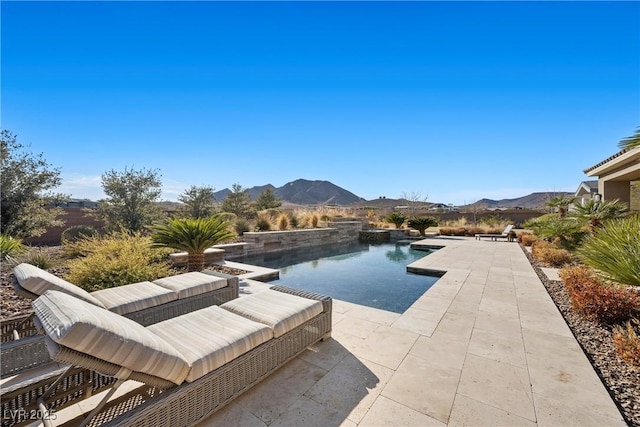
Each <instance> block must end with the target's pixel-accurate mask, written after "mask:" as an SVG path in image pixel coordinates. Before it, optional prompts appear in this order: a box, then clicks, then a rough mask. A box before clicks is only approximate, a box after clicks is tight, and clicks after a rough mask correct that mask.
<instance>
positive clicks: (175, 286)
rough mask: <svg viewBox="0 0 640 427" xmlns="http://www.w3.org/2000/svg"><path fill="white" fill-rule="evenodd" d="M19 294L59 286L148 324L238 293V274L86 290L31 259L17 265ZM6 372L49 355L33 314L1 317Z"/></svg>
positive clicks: (32, 294) (208, 274)
mask: <svg viewBox="0 0 640 427" xmlns="http://www.w3.org/2000/svg"><path fill="white" fill-rule="evenodd" d="M13 273H14V281H13V285H14V289H15V291H16V293H17V294H19V295H21V296H24V297H26V298H29V299H32V300H35V299H36V298H38V297H39V296H40V295H42V294H43V293H44V292H45V291H47V290H57V291H60V292H64V293H66V294H69V295H71V296H73V297H75V298H77V299H80V300H83V301H85V302H88V303H91V304H93V305H95V306H97V307H100V308H103V309H107V310H109V311H112V312H114V313H116V314H119V315H122V316H125V317H127V318H129V319H132V320H133V321H135V322H137V323H140V324H141V325H144V326H147V325H151V324H154V323H158V322H161V321H163V320H167V319H171V318H173V317H176V316H180V315H182V314H185V313H189V312H192V311H195V310H199V309H201V308H204V307H209V306H212V305H220V304H222V303H224V302H227V301H230V300H232V299H234V298H237V297H238V287H239V284H238V278H237V277H236V276H231V275H227V274H224V273H218V272H216V271H211V270H205V271H204V272H190V273H184V274H178V275H175V276H169V277H164V278H161V279H158V280H154V281H153V282H140V283H133V284H129V285H124V286H118V287H114V288H108V289H103V290H99V291H95V292H91V293H89V292H87V291H85V290H83V289H82V288H80V287H78V286H76V285H74V284H72V283H70V282H67V281H66V280H63V279H62V278H60V277H57V276H55V275H54V274H51V273H49V272H47V271H44V270H42V269H40V268H38V267H36V266H33V265H31V264H26V263H22V264H19V265H17V266H16V267H14V269H13ZM0 358H1V362H2V370H1V373H2V376H3V377H5V376H7V375H11V374H15V373H19V372H21V371H24V370H26V369H29V368H32V367H36V366H39V365H41V364H43V363H46V362H48V361H49V360H50V358H49V354H48V352H47V350H46V348H45V346H44V337H42V336H41V335H38V334H37V331H36V330H35V327H34V324H33V315H23V316H17V317H14V318H12V319H9V320H7V321H5V322H2V344H1V348H0Z"/></svg>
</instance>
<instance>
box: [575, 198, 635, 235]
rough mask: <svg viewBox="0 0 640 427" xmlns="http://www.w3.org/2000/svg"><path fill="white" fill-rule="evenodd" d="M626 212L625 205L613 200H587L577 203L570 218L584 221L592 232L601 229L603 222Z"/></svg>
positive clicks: (626, 207)
mask: <svg viewBox="0 0 640 427" xmlns="http://www.w3.org/2000/svg"><path fill="white" fill-rule="evenodd" d="M627 210H628V206H627V204H626V203H624V202H621V201H619V200H618V199H615V200H605V201H601V200H595V199H589V200H586V201H585V202H584V203H577V204H576V205H575V206H574V210H573V212H572V213H571V216H573V217H575V218H578V219H581V220H584V221H586V222H587V224H588V225H589V230H590V231H592V232H593V231H594V230H595V229H596V228H598V227H602V224H603V222H604V221H606V220H609V219H613V218H617V217H619V216H620V215H622V214H623V213H625V212H626V211H627Z"/></svg>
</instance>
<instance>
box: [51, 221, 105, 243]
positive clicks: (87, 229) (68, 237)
mask: <svg viewBox="0 0 640 427" xmlns="http://www.w3.org/2000/svg"><path fill="white" fill-rule="evenodd" d="M97 234H98V231H97V230H96V229H95V228H94V227H92V226H90V225H74V226H72V227H69V228H67V229H65V230H64V231H63V232H62V236H61V237H60V241H61V242H62V244H63V245H64V244H65V243H67V242H73V241H76V240H79V239H82V238H84V237H93V236H95V235H97Z"/></svg>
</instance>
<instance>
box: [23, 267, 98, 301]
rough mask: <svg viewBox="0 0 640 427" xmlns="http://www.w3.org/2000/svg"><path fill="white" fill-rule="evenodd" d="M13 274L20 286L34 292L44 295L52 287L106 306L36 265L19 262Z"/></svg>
mask: <svg viewBox="0 0 640 427" xmlns="http://www.w3.org/2000/svg"><path fill="white" fill-rule="evenodd" d="M13 274H14V275H15V276H16V279H17V280H18V283H19V284H20V286H22V287H23V288H24V289H26V290H27V291H29V292H31V293H32V294H36V295H42V294H44V293H45V291H47V290H49V289H51V290H54V291H60V292H64V293H66V294H69V295H73V296H74V297H76V298H80V299H81V300H83V301H87V302H90V303H91V304H94V305H97V306H98V307H102V308H104V305H102V303H101V302H100V301H98V300H97V299H96V298H94V297H93V296H91V294H89V292H87V291H85V290H84V289H82V288H80V287H78V286H76V285H74V284H73V283H70V282H67V281H66V280H64V279H61V278H60V277H58V276H56V275H54V274H51V273H49V272H48V271H45V270H42V269H41V268H38V267H36V266H35V265H31V264H27V263H22V264H19V265H17V266H15V267H14V268H13Z"/></svg>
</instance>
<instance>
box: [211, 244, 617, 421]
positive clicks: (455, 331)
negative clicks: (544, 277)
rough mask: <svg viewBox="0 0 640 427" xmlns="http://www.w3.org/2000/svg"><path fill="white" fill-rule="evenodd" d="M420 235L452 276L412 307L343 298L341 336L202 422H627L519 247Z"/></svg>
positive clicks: (433, 260) (423, 265) (436, 263)
mask: <svg viewBox="0 0 640 427" xmlns="http://www.w3.org/2000/svg"><path fill="white" fill-rule="evenodd" d="M420 243H422V244H429V245H439V246H443V248H442V249H440V250H439V251H436V252H435V253H432V254H430V255H428V256H426V257H425V258H423V259H421V260H418V261H416V262H415V263H413V264H412V265H411V267H412V268H420V269H429V270H440V271H446V274H444V276H442V278H440V279H439V280H438V281H437V282H436V284H435V285H434V286H433V287H432V288H431V289H430V290H428V291H427V292H426V293H425V294H424V295H422V297H420V298H419V299H418V300H417V301H416V302H415V303H414V304H413V305H412V306H411V307H410V308H409V309H408V310H407V311H406V312H405V313H403V314H402V315H400V314H397V313H391V312H386V311H382V310H377V309H372V308H369V307H364V306H360V305H356V304H351V303H347V302H343V301H334V313H333V322H334V329H333V337H332V338H331V339H329V340H327V341H325V342H322V343H319V344H318V345H316V346H314V347H312V348H310V349H309V350H307V351H306V352H305V353H304V354H303V355H301V356H300V357H297V358H296V359H294V360H292V361H291V362H289V363H288V364H287V365H285V366H284V367H282V368H281V369H280V370H278V371H277V372H275V373H274V374H273V375H271V376H270V377H269V378H267V379H266V380H265V381H263V382H262V383H260V384H258V385H257V386H256V387H254V388H253V389H252V390H250V391H248V392H247V393H245V394H244V395H242V396H241V397H240V398H238V399H237V400H236V401H235V402H233V403H232V404H230V405H228V406H227V407H225V408H224V409H222V410H221V411H219V412H218V413H216V414H214V415H213V416H211V417H210V418H208V419H207V420H205V421H204V422H202V423H200V424H199V426H200V427H205V426H243V427H244V426H247V427H250V426H266V425H269V426H444V425H492V426H516V425H517V426H536V425H540V426H542V425H544V426H603V425H606V426H617V425H620V426H624V425H626V424H625V422H624V420H623V418H622V416H621V414H620V412H619V411H618V409H617V408H616V406H615V404H614V403H613V401H612V400H611V397H610V396H609V394H608V393H607V391H606V389H605V387H604V386H603V385H602V382H601V381H600V379H599V378H598V376H597V375H596V373H595V371H594V370H593V368H592V366H591V364H590V363H589V361H588V360H587V358H586V356H585V355H584V353H583V352H582V350H581V349H580V347H579V345H578V343H577V342H576V340H575V338H574V337H573V335H572V333H571V331H570V330H569V328H568V327H567V325H566V323H565V322H564V320H563V318H562V316H561V315H560V313H559V312H558V310H557V308H556V306H555V304H554V303H553V301H552V300H551V298H550V297H549V295H548V294H547V292H546V290H545V288H544V286H543V285H542V283H541V282H540V280H539V279H538V277H537V275H536V273H535V272H534V270H533V268H532V267H531V265H530V264H529V262H528V260H527V258H526V257H525V255H524V254H523V252H522V249H521V248H520V246H519V245H518V244H517V243H509V242H504V241H498V242H495V241H477V240H475V239H473V238H454V237H452V238H430V239H425V240H424V241H421V242H420ZM346 285H347V284H345V286H346ZM266 286H268V285H265V284H261V283H259V282H254V281H251V280H247V281H245V282H244V283H243V284H242V285H241V292H243V291H242V289H243V288H244V292H245V293H251V292H259V291H260V289H261V288H264V287H266Z"/></svg>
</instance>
